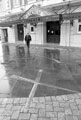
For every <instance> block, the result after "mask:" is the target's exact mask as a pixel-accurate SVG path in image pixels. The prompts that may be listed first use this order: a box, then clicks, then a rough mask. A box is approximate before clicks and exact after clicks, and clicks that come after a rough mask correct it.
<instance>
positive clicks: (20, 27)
mask: <svg viewBox="0 0 81 120" xmlns="http://www.w3.org/2000/svg"><path fill="white" fill-rule="evenodd" d="M17 31H18V40H19V41H23V39H24V28H23V24H19V25H17Z"/></svg>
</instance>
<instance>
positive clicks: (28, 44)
mask: <svg viewBox="0 0 81 120" xmlns="http://www.w3.org/2000/svg"><path fill="white" fill-rule="evenodd" d="M27 47H28V50H29V48H30V42H29V41H27Z"/></svg>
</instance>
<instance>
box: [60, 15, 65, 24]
mask: <svg viewBox="0 0 81 120" xmlns="http://www.w3.org/2000/svg"><path fill="white" fill-rule="evenodd" d="M63 21H64V20H63V15H62V14H59V23H60V24H62V23H63Z"/></svg>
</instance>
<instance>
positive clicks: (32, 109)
mask: <svg viewBox="0 0 81 120" xmlns="http://www.w3.org/2000/svg"><path fill="white" fill-rule="evenodd" d="M29 113H32V114H33V113H38V109H37V108H29Z"/></svg>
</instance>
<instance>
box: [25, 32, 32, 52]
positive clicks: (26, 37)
mask: <svg viewBox="0 0 81 120" xmlns="http://www.w3.org/2000/svg"><path fill="white" fill-rule="evenodd" d="M30 41H31V35H30V34H29V33H27V34H26V36H25V42H26V45H27V48H28V51H29V48H30Z"/></svg>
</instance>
